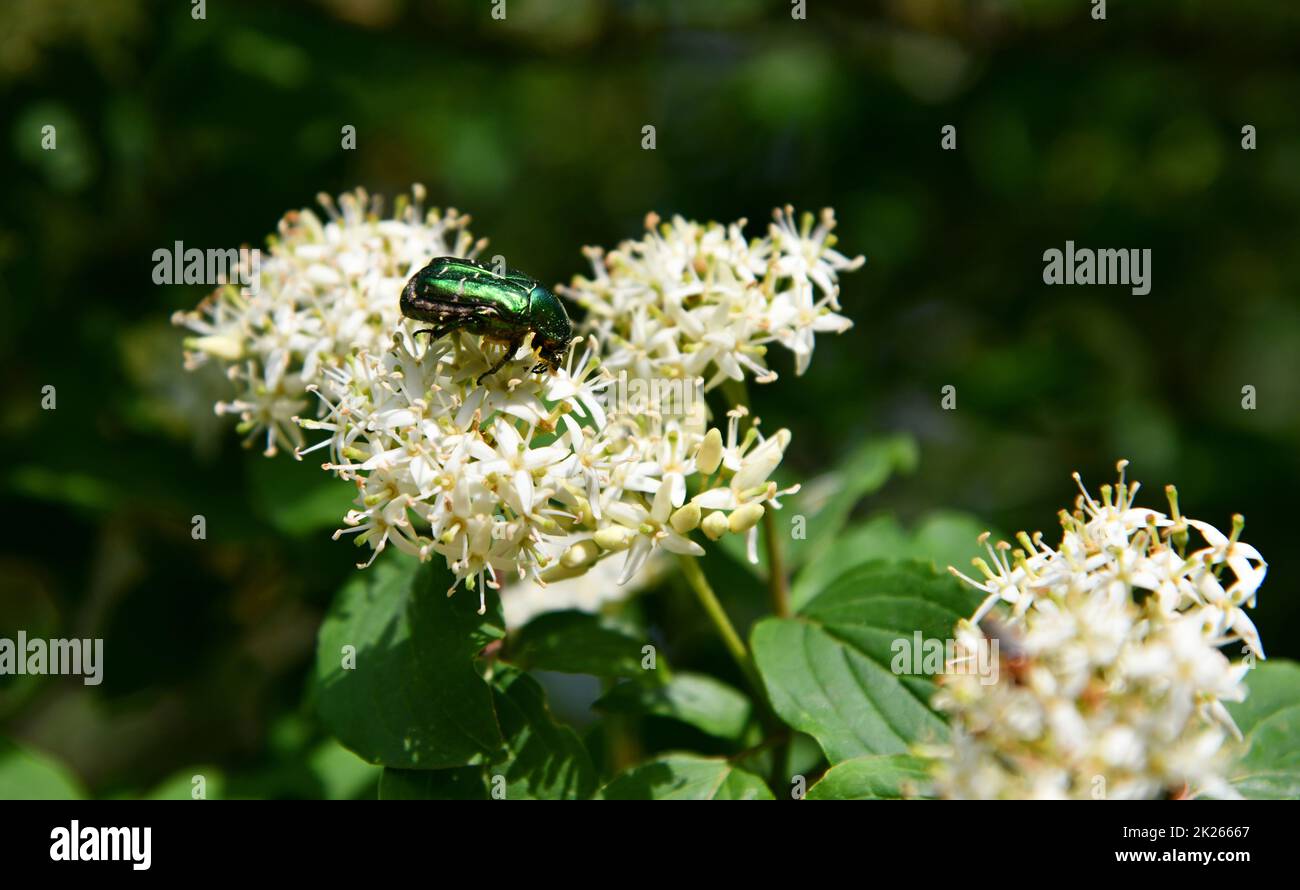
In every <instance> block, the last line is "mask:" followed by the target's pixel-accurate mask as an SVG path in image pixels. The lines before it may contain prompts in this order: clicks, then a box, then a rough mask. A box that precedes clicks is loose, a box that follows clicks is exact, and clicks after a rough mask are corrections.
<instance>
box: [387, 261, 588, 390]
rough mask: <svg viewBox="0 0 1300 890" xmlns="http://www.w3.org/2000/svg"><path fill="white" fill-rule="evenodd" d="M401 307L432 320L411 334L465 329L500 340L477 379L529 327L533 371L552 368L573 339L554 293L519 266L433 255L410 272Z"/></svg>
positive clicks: (510, 352)
mask: <svg viewBox="0 0 1300 890" xmlns="http://www.w3.org/2000/svg"><path fill="white" fill-rule="evenodd" d="M401 308H402V314H403V315H405V316H406V317H407V318H412V319H415V320H416V321H427V322H429V323H431V324H432V325H434V326H433V327H431V328H423V329H421V330H418V331H416V332H415V333H416V336H418V335H420V334H429V335H430V337H431V338H432V339H434V340H436V339H438V338H439V337H443V336H445V335H447V334H450V333H452V332H453V331H468V332H470V333H471V334H481V335H482V336H484V337H487V338H489V339H492V340H498V341H501V342H504V343H505V344H506V351H505V353H504V354H503V355H502V356H501V358H500V359H498V360H497V363H496V364H495V365H493V366H492V367H491V368H488V369H487V370H486V371H484V372H483V373H482V374H480V375H479V378H478V381H477V382H478V383H480V384H481V383H482V382H483V378H484V377H487V376H489V375H491V374H495V373H496V372H497V371H499V370H501V367H502V365H504V364H505V363H506V362H508V361H509V360H510V359H512V358H513V357H514V355H515V353H516V352H518V351H519V347H520V346H522V345H523V344H524V338H525V337H527V336H528V334H529V333H531V334H532V335H533V346H534V347H535V348H536V349H537V355H538V358H539V359H540V361H538V363H537V364H536V365H535V366H534V367H533V372H534V373H537V372H540V371H547V370H549V371H554V370H556V369H557V368H558V367H559V366H560V363H561V362H563V361H564V353H565V352H566V351H567V350H568V348H569V343H570V342H572V340H573V323H572V322H571V321H569V314H568V313H567V312H565V311H564V304H563V303H561V302H560V300H559V298H558V297H556V296H555V294H553V293H551V292H550V291H549V290H547V289H546V288H545V287H543V286H542V285H540V284H538V283H537V282H536V281H534V280H533V279H531V278H529V277H528V276H527V275H524V274H523V273H522V272H516V271H514V270H513V269H506V270H505V272H504V274H501V273H498V272H497V271H496V270H494V269H493V268H492V267H491V266H488V265H485V264H483V263H477V262H474V261H473V260H466V259H461V258H459V257H450V256H443V257H437V258H436V259H433V260H431V261H430V262H429V264H428V265H427V266H425V267H424V268H423V269H421V270H420V271H419V272H416V273H415V274H414V275H412V276H411V280H410V281H408V282H406V287H404V288H402V302H401Z"/></svg>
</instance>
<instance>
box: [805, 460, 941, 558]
mask: <svg viewBox="0 0 1300 890" xmlns="http://www.w3.org/2000/svg"><path fill="white" fill-rule="evenodd" d="M916 462H917V448H916V442H915V441H914V440H913V439H912V438H911V436H907V435H897V436H889V437H887V438H881V439H870V440H868V441H866V442H864V443H862V444H861V445H860V446H858V448H857V449H856V450H855V451H853V452H852V453H851V454H849V455H848V457H847V458H846V459H845V460H843V461H842V462H841V463H840V465H839V466H838V467H836V468H835V469H834V470H833V471H831V472H830V473H827V474H826V475H824V476H821V477H819V478H816V479H813V480H812V481H810V482H809V483H808V484H807V485H806V486H805V487H804V488H803V489H801V490H800V491H799V493H798V494H797V495H795V496H793V497H792V498H790V500H789V502H788V503H787V508H788V509H789V511H790V515H791V516H793V515H794V514H800V515H802V516H804V517H806V518H807V528H806V532H807V534H806V536H805V537H804V538H802V539H798V538H795V539H788V543H789V545H790V546H789V547H788V548H787V550H786V563H787V565H789V566H790V568H792V569H794V568H797V567H799V566H801V565H803V564H805V563H809V562H813V561H815V560H817V559H819V558H820V557H821V556H822V555H824V554H826V553H828V552H830V551H831V550H832V548H833V547H835V545H836V541H837V536H838V534H839V532H840V530H841V529H842V528H843V527H844V524H845V523H846V522H847V521H848V519H849V516H850V515H851V514H852V512H853V508H854V507H855V506H856V505H857V503H858V501H860V500H862V499H863V498H864V497H866V496H867V495H869V494H872V493H873V492H876V491H878V490H880V488H881V487H883V486H884V484H885V483H886V482H888V481H889V478H890V477H891V476H892V475H894V473H896V472H902V473H910V472H911V471H912V470H914V469H915V468H916ZM783 512H784V511H783Z"/></svg>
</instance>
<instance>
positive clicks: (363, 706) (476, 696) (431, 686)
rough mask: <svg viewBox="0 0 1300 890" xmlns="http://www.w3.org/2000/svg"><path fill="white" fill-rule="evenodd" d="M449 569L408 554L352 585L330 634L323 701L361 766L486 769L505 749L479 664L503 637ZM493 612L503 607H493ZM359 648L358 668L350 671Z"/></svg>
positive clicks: (323, 657) (321, 643) (326, 716)
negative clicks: (452, 590) (456, 585)
mask: <svg viewBox="0 0 1300 890" xmlns="http://www.w3.org/2000/svg"><path fill="white" fill-rule="evenodd" d="M448 586H450V576H449V575H448V573H447V571H446V568H445V567H443V566H441V565H440V566H439V567H437V568H436V569H435V568H434V566H432V565H430V564H426V565H423V566H420V565H419V564H418V563H417V562H416V561H415V560H414V559H411V558H410V557H408V556H406V555H405V554H400V553H392V554H391V555H390V558H387V559H380V560H377V561H376V563H375V564H374V565H373V566H371V567H370V568H369V569H366V570H365V571H362V572H358V574H357V576H356V577H355V578H354V579H353V580H352V581H350V582H349V583H348V584H346V585H345V586H344V587H343V589H342V591H340V593H339V595H338V597H337V598H336V599H335V602H334V605H333V607H332V608H331V609H330V612H329V614H328V615H327V616H326V618H325V621H324V623H323V624H322V625H321V629H320V633H319V636H318V642H317V652H316V686H317V688H316V692H317V698H318V705H319V710H320V714H321V718H322V720H323V721H324V723H325V725H326V727H327V728H328V729H329V730H330V732H331V733H332V734H333V735H334V736H335V737H337V738H338V740H339V741H341V742H342V743H343V744H344V745H345V746H347V747H348V748H350V749H351V750H352V751H355V752H356V753H357V755H358V756H360V757H361V758H362V759H364V760H366V761H368V762H370V763H377V764H381V765H383V766H392V767H398V768H401V769H439V768H445V767H453V766H467V765H471V764H477V763H485V762H487V761H489V760H491V759H492V758H493V757H495V756H496V755H497V754H498V753H499V752H500V750H501V744H502V739H501V731H500V729H499V728H498V726H497V721H496V715H495V713H494V711H493V707H492V690H491V689H490V688H489V687H488V685H487V684H486V683H485V682H484V681H483V679H482V678H481V677H480V676H479V674H478V672H477V671H476V670H475V668H474V661H473V659H474V656H475V654H476V653H478V652H479V651H480V650H481V649H482V648H483V646H485V645H486V644H487V643H488V642H489V641H491V640H492V639H499V638H500V636H501V635H502V633H503V631H502V629H501V620H500V615H499V612H498V613H496V614H492V613H490V614H489V615H488V616H486V617H484V616H480V615H478V614H476V611H475V610H476V609H477V607H478V597H477V596H476V595H475V594H474V593H473V592H472V591H468V590H464V589H462V590H458V591H457V592H456V594H455V595H454V596H451V597H448V596H447V595H446V590H447V587H448ZM493 602H494V605H496V601H495V600H494V601H493ZM349 646H350V647H355V653H356V656H355V657H356V661H355V667H354V668H352V669H348V668H346V667H344V666H343V659H344V657H345V655H344V647H349Z"/></svg>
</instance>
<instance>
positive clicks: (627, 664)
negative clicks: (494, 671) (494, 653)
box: [504, 611, 646, 677]
mask: <svg viewBox="0 0 1300 890" xmlns="http://www.w3.org/2000/svg"><path fill="white" fill-rule="evenodd" d="M645 644H646V641H645V640H639V639H636V638H635V637H632V636H629V635H628V634H626V633H624V632H622V631H620V630H616V629H614V628H612V627H608V626H607V625H605V624H603V623H602V621H601V619H600V617H599V616H597V615H592V614H589V613H587V612H578V611H568V612H548V613H546V614H544V615H539V616H537V617H536V618H534V619H533V620H532V621H530V622H528V624H527V625H526V626H525V627H524V628H523V629H522V630H521V631H519V633H517V634H515V635H514V636H512V637H511V639H510V641H509V643H508V647H507V651H506V653H505V655H504V657H505V659H506V660H507V661H509V662H510V663H511V664H514V665H517V666H518V667H520V668H523V669H525V670H544V671H559V672H560V673H565V674H592V675H594V676H597V677H641V676H642V675H644V674H645V673H646V671H645V670H644V669H643V668H642V667H641V657H642V656H641V647H642V646H644V645H645Z"/></svg>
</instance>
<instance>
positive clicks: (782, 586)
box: [763, 508, 790, 618]
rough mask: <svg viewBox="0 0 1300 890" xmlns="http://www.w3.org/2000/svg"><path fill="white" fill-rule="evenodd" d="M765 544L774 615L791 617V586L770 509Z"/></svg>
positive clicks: (774, 519) (766, 522)
mask: <svg viewBox="0 0 1300 890" xmlns="http://www.w3.org/2000/svg"><path fill="white" fill-rule="evenodd" d="M763 543H764V544H766V545H767V589H768V593H769V594H770V595H771V597H772V613H773V614H774V615H776V617H778V618H789V617H790V586H789V584H788V583H787V582H786V579H785V560H784V558H783V557H782V555H781V536H780V535H779V534H778V533H777V530H776V518H775V517H774V516H773V515H772V510H771V509H770V508H769V509H767V510H765V511H764V512H763Z"/></svg>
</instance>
